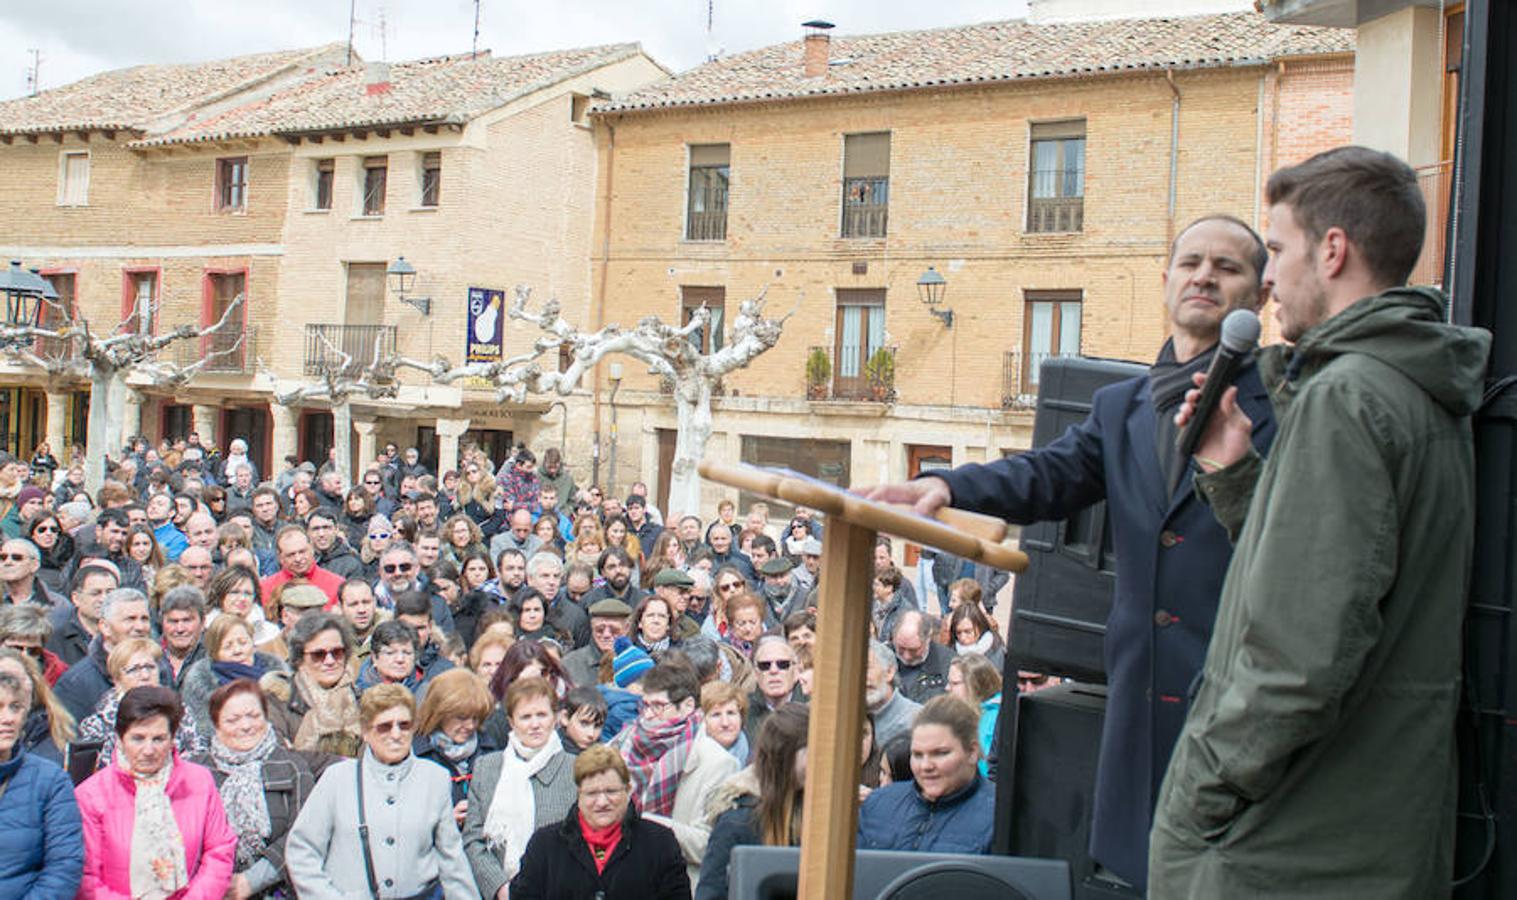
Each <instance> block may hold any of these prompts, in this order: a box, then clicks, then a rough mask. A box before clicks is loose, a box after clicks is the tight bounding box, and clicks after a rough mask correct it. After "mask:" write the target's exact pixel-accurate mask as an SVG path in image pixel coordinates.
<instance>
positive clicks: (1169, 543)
mask: <svg viewBox="0 0 1517 900" xmlns="http://www.w3.org/2000/svg"><path fill="white" fill-rule="evenodd" d="M1178 543H1180V536H1179V535H1178V534H1175V533H1174V532H1173V531H1169V530H1167V529H1166V530H1164V531H1161V532H1159V546H1160V547H1163V548H1164V549H1166V550H1168V549H1169V548H1171V547H1173V546H1175V545H1176V544H1178Z"/></svg>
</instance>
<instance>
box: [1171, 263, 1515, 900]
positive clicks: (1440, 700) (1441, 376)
mask: <svg viewBox="0 0 1517 900" xmlns="http://www.w3.org/2000/svg"><path fill="white" fill-rule="evenodd" d="M1443 308H1444V307H1443V302H1442V298H1441V295H1439V294H1438V293H1437V292H1436V291H1431V290H1422V289H1397V290H1392V291H1388V292H1386V293H1384V294H1381V295H1379V296H1375V297H1368V298H1365V299H1363V300H1360V301H1358V302H1357V303H1355V304H1353V305H1352V306H1350V307H1349V308H1348V309H1346V310H1344V311H1343V312H1342V313H1340V314H1338V315H1336V316H1334V317H1332V318H1331V319H1328V320H1327V321H1325V322H1323V323H1321V324H1319V325H1317V326H1316V327H1314V328H1312V329H1311V330H1310V331H1308V332H1307V333H1306V334H1305V335H1303V336H1302V337H1301V340H1300V341H1299V342H1298V343H1297V344H1296V346H1295V347H1294V348H1290V347H1286V346H1283V345H1281V346H1272V347H1268V348H1265V349H1264V350H1263V351H1261V353H1260V360H1259V367H1260V374H1261V375H1262V377H1263V378H1264V382H1265V385H1266V386H1267V387H1268V388H1269V391H1270V396H1271V398H1272V402H1273V403H1274V406H1275V411H1276V416H1277V419H1278V422H1279V432H1278V434H1277V436H1276V437H1275V443H1274V447H1273V449H1272V450H1271V452H1270V456H1269V459H1268V461H1267V462H1261V461H1260V460H1259V458H1258V457H1256V456H1252V457H1249V458H1247V459H1246V460H1244V461H1240V462H1239V463H1237V464H1234V465H1233V466H1230V467H1229V468H1227V469H1224V470H1222V471H1220V472H1215V473H1212V474H1211V475H1207V476H1203V477H1198V478H1197V479H1196V486H1197V490H1199V491H1200V492H1201V493H1202V496H1204V497H1205V498H1206V499H1207V500H1208V501H1209V502H1210V503H1211V504H1212V507H1213V509H1214V511H1215V513H1216V515H1217V518H1218V520H1219V521H1220V522H1221V523H1222V524H1223V526H1224V527H1226V528H1227V529H1228V531H1229V533H1230V534H1232V535H1234V536H1235V538H1236V542H1237V549H1236V552H1235V554H1234V556H1233V560H1232V565H1231V567H1230V568H1229V569H1228V573H1227V580H1226V582H1225V584H1224V586H1223V589H1222V598H1221V601H1220V608H1219V610H1218V613H1217V622H1216V627H1215V629H1214V631H1213V635H1212V640H1211V646H1210V648H1209V650H1208V652H1207V656H1206V664H1205V666H1204V667H1203V669H1202V674H1201V678H1200V679H1199V682H1198V686H1197V688H1196V689H1195V690H1194V697H1193V700H1192V703H1191V708H1190V710H1189V713H1188V715H1187V718H1186V722H1185V729H1184V731H1183V732H1182V733H1181V736H1180V740H1179V742H1178V743H1177V745H1176V747H1175V752H1174V756H1173V757H1172V758H1171V760H1170V764H1169V770H1168V772H1167V774H1166V775H1165V777H1164V784H1163V786H1162V788H1161V789H1160V795H1159V800H1158V809H1157V812H1156V815H1155V821H1154V826H1153V832H1152V839H1151V845H1150V851H1149V897H1150V898H1153V900H1167V898H1205V900H1222V898H1227V900H1235V898H1254V897H1290V898H1303V897H1324V898H1326V897H1332V898H1346V897H1353V898H1358V897H1365V898H1369V897H1373V898H1376V900H1388V898H1403V897H1404V898H1417V900H1423V898H1429V897H1440V896H1446V895H1447V894H1448V893H1449V892H1450V879H1451V872H1452V867H1453V863H1452V859H1453V837H1454V811H1455V786H1456V774H1457V766H1456V761H1455V743H1454V714H1455V711H1456V709H1457V707H1458V702H1459V689H1460V653H1461V622H1462V619H1463V613H1464V606H1465V595H1466V590H1467V588H1468V583H1469V572H1470V554H1471V547H1472V545H1473V541H1474V482H1475V477H1474V468H1475V465H1474V451H1473V446H1472V439H1471V428H1470V415H1471V413H1472V412H1474V410H1475V409H1476V408H1477V407H1478V405H1479V403H1480V396H1481V389H1482V382H1483V376H1484V373H1485V366H1486V356H1487V354H1488V352H1489V350H1490V335H1489V334H1487V333H1486V332H1483V331H1479V330H1476V329H1472V328H1459V327H1454V326H1450V325H1446V324H1444V323H1443V321H1442V311H1443Z"/></svg>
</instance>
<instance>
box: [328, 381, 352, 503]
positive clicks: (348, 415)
mask: <svg viewBox="0 0 1517 900" xmlns="http://www.w3.org/2000/svg"><path fill="white" fill-rule="evenodd" d="M332 446H333V447H336V448H337V466H338V468H339V469H341V470H342V477H343V478H344V479H345V480H346V481H347V482H348V484H349V485H351V484H352V483H353V406H352V404H350V403H349V402H348V401H347V400H345V399H344V400H339V401H337V402H336V403H333V404H332Z"/></svg>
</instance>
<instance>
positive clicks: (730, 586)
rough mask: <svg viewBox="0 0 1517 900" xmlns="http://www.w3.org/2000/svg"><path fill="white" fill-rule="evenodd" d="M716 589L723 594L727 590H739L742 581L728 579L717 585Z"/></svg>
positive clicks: (741, 587) (741, 586)
mask: <svg viewBox="0 0 1517 900" xmlns="http://www.w3.org/2000/svg"><path fill="white" fill-rule="evenodd" d="M716 589H717V590H719V591H721V592H722V593H724V594H725V593H727V592H728V591H740V590H742V589H743V583H742V582H741V581H729V582H727V583H726V584H719V585H717V586H716Z"/></svg>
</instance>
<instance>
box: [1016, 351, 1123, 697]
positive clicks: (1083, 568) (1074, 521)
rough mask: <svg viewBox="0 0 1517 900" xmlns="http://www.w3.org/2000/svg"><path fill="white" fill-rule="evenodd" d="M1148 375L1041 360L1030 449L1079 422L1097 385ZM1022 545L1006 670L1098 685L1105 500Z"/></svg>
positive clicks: (1036, 531)
mask: <svg viewBox="0 0 1517 900" xmlns="http://www.w3.org/2000/svg"><path fill="white" fill-rule="evenodd" d="M1147 372H1148V367H1147V366H1142V365H1138V364H1137V363H1129V362H1118V361H1115V360H1106V359H1084V358H1081V357H1054V358H1051V359H1049V360H1047V361H1046V362H1044V363H1043V367H1042V369H1041V371H1040V374H1039V378H1038V411H1037V416H1036V418H1035V419H1034V420H1033V431H1032V442H1033V446H1034V447H1041V446H1043V445H1045V444H1049V443H1052V442H1053V441H1054V440H1056V439H1057V438H1058V437H1059V436H1060V435H1062V434H1063V433H1064V432H1065V431H1066V430H1067V429H1068V428H1069V427H1070V426H1072V425H1078V424H1080V423H1081V422H1083V421H1084V420H1085V417H1086V416H1087V415H1089V413H1090V398H1091V396H1092V395H1093V394H1095V392H1096V390H1097V389H1098V388H1101V387H1105V386H1106V385H1108V384H1114V383H1116V382H1118V381H1124V380H1126V379H1129V378H1133V377H1135V376H1138V375H1144V374H1146V373H1147ZM1021 547H1022V550H1023V551H1024V552H1025V553H1026V554H1027V556H1028V559H1029V563H1028V566H1027V570H1026V571H1025V572H1022V573H1021V574H1020V575H1018V576H1017V581H1016V587H1015V588H1014V592H1013V604H1014V605H1013V608H1012V614H1011V652H1010V653H1008V654H1007V670H1008V672H1013V671H1014V670H1015V669H1017V668H1021V669H1031V670H1033V671H1036V672H1046V673H1048V674H1050V675H1058V676H1062V677H1068V678H1074V679H1076V680H1078V681H1084V682H1089V683H1093V684H1104V683H1105V682H1106V668H1105V665H1104V663H1103V662H1102V656H1101V640H1102V638H1103V636H1104V635H1105V634H1106V616H1107V614H1108V613H1109V612H1110V610H1111V598H1112V591H1113V588H1114V586H1115V584H1116V560H1115V557H1114V555H1113V553H1112V546H1111V536H1110V528H1109V527H1108V523H1107V521H1106V504H1105V503H1098V504H1096V505H1095V506H1092V507H1089V508H1087V509H1084V510H1082V511H1081V512H1079V513H1078V514H1076V515H1075V516H1074V517H1072V518H1069V519H1065V520H1064V521H1060V522H1039V523H1037V524H1035V525H1029V526H1026V527H1024V528H1023V529H1022V542H1021ZM1013 661H1014V662H1015V664H1014V665H1013Z"/></svg>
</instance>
